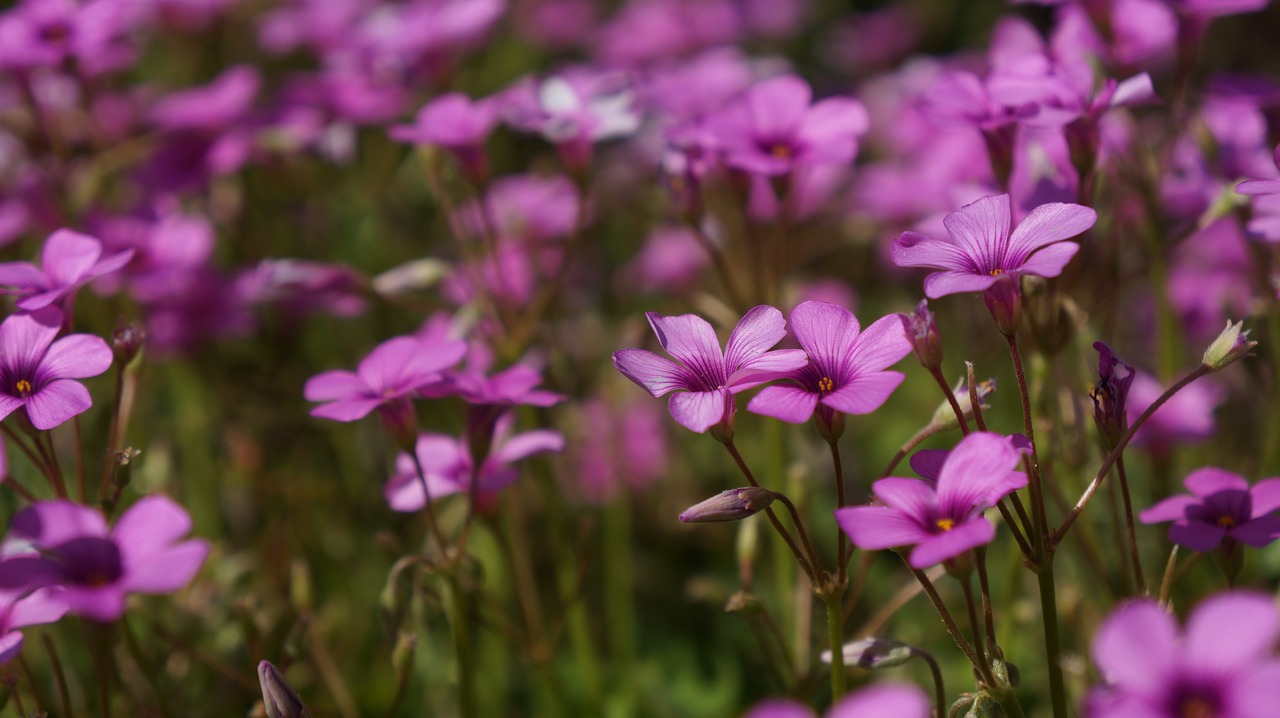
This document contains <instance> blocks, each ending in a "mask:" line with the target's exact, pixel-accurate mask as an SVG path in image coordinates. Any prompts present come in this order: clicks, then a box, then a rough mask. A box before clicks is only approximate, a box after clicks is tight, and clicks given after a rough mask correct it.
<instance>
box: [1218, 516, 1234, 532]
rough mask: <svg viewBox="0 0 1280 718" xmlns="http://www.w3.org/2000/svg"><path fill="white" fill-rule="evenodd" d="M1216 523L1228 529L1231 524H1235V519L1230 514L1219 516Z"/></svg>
mask: <svg viewBox="0 0 1280 718" xmlns="http://www.w3.org/2000/svg"><path fill="white" fill-rule="evenodd" d="M1218 525H1219V526H1221V527H1222V528H1224V529H1229V528H1231V527H1232V526H1235V525H1236V520H1235V518H1234V517H1231V516H1219V517H1218Z"/></svg>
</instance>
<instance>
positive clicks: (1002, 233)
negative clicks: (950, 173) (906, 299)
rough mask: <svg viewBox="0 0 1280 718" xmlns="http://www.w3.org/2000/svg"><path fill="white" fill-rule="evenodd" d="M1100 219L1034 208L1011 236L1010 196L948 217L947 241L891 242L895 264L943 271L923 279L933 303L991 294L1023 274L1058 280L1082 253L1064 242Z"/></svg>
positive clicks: (1081, 210) (1063, 208)
mask: <svg viewBox="0 0 1280 718" xmlns="http://www.w3.org/2000/svg"><path fill="white" fill-rule="evenodd" d="M1097 218H1098V215H1097V214H1096V213H1095V212H1094V211H1093V210H1091V209H1089V208H1088V207H1082V206H1080V205H1078V204H1064V203H1056V202H1055V203H1052V204H1044V205H1040V206H1039V207H1036V208H1035V209H1034V210H1032V211H1031V213H1030V214H1028V215H1027V216H1026V218H1025V219H1023V220H1022V222H1020V223H1019V224H1018V226H1017V227H1016V228H1013V231H1012V232H1010V227H1009V225H1010V224H1011V223H1012V215H1011V213H1010V206H1009V195H1007V194H1002V195H998V196H995V197H983V198H982V199H980V200H978V201H976V202H972V203H970V204H967V205H965V206H964V207H961V208H960V210H959V211H956V212H952V213H951V214H949V215H947V217H946V219H944V220H943V224H944V225H945V226H946V228H947V234H948V235H950V236H949V237H948V238H947V239H935V238H933V237H929V236H927V235H923V234H920V233H918V232H903V233H902V236H900V237H898V239H896V240H894V242H893V262H894V264H897V265H898V266H900V267H930V268H933V269H938V270H941V271H938V272H935V273H933V274H930V275H929V276H928V277H925V280H924V292H925V294H926V295H928V297H929V298H930V299H937V298H938V297H945V296H946V295H948V294H956V293H959V292H983V291H987V290H989V289H991V288H992V287H993V286H994V285H996V284H997V283H999V282H1016V281H1017V280H1018V278H1020V277H1021V276H1022V275H1024V274H1029V275H1032V276H1036V277H1056V276H1058V275H1059V274H1060V273H1061V272H1062V268H1063V267H1065V266H1066V265H1067V262H1068V261H1069V260H1070V259H1071V257H1073V256H1074V255H1075V253H1076V250H1078V249H1080V245H1078V244H1076V243H1075V242H1066V241H1063V240H1066V239H1070V238H1071V237H1074V236H1076V235H1078V234H1080V233H1081V232H1083V231H1085V230H1087V229H1089V228H1090V227H1092V226H1093V223H1094V221H1096V220H1097Z"/></svg>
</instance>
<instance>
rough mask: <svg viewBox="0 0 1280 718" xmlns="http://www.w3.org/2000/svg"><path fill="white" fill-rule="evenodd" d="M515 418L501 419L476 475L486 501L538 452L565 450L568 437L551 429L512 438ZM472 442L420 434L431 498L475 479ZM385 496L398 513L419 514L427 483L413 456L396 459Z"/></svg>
mask: <svg viewBox="0 0 1280 718" xmlns="http://www.w3.org/2000/svg"><path fill="white" fill-rule="evenodd" d="M514 425H515V418H514V417H513V416H511V415H510V414H507V415H505V416H504V417H503V418H502V419H500V420H499V421H498V426H497V428H496V430H495V432H494V435H493V445H492V447H490V448H489V449H488V450H487V452H486V453H487V456H486V457H485V458H484V461H483V463H482V464H481V465H480V469H479V471H478V472H475V477H474V480H475V481H477V482H478V485H477V487H476V490H477V491H478V492H479V495H480V496H481V497H482V499H486V498H491V497H493V496H494V495H496V494H497V492H498V490H499V489H502V488H504V487H506V486H508V485H510V484H512V483H513V482H515V480H516V479H517V478H519V476H520V472H519V470H518V469H516V468H515V467H514V466H513V464H515V463H516V462H517V461H520V460H522V459H526V458H528V457H530V456H533V455H535V454H542V453H546V452H549V451H564V446H565V442H564V436H563V435H562V434H561V433H560V432H558V431H554V430H551V429H537V430H534V431H526V432H524V433H521V434H512V433H511V432H512V429H513V427H514ZM469 443H470V442H469V440H468V439H459V438H457V437H454V436H447V435H444V434H421V435H419V437H418V441H417V444H416V447H415V450H416V452H417V454H418V461H420V462H422V471H423V474H424V475H425V477H426V480H427V491H428V493H429V494H430V498H431V499H433V500H434V499H438V498H441V497H444V496H449V495H451V494H457V493H466V492H467V491H469V490H470V487H471V483H472V481H473V476H472V474H473V471H474V467H475V460H474V458H473V457H472V453H471V451H470V450H469V449H468V448H467V447H468V444H469ZM383 494H384V495H385V496H386V499H387V503H388V504H390V506H391V508H392V509H393V510H395V511H404V512H411V511H418V510H419V509H421V508H422V507H423V506H425V505H426V501H425V500H424V497H423V495H422V482H420V481H419V480H418V471H417V467H416V466H415V465H414V463H413V457H412V456H410V455H408V454H401V455H400V456H398V457H397V458H396V471H395V473H394V474H392V476H391V479H390V480H389V481H388V482H387V485H386V487H385V489H384V490H383Z"/></svg>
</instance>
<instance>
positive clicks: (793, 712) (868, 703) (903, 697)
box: [743, 683, 932, 718]
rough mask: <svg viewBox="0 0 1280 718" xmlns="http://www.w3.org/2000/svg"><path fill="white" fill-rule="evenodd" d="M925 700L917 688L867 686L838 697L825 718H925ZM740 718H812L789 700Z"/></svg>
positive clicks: (765, 704)
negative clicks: (838, 699)
mask: <svg viewBox="0 0 1280 718" xmlns="http://www.w3.org/2000/svg"><path fill="white" fill-rule="evenodd" d="M931 707H932V706H930V704H929V698H928V697H927V696H926V695H925V694H924V691H921V690H920V689H919V688H917V687H915V686H911V685H905V684H900V683H880V684H878V685H874V686H868V687H866V688H863V689H862V690H859V691H858V692H857V693H854V694H852V695H849V696H846V697H844V698H842V699H841V700H840V701H839V702H837V703H836V704H835V705H833V706H831V708H829V709H828V710H827V712H826V716H825V718H889V717H890V716H892V718H928V716H929V714H930V708H931ZM743 718H816V715H815V714H814V712H813V711H812V710H810V709H809V707H808V706H806V705H804V704H802V703H797V702H795V701H792V700H782V699H777V698H775V699H770V700H767V701H765V702H763V703H760V704H758V705H756V707H754V708H752V709H751V711H750V712H749V713H747V714H746V716H744V717H743Z"/></svg>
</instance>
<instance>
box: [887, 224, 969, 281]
mask: <svg viewBox="0 0 1280 718" xmlns="http://www.w3.org/2000/svg"><path fill="white" fill-rule="evenodd" d="M890 252H891V256H892V257H893V263H894V264H896V265H898V266H899V267H935V268H937V269H953V270H956V271H961V272H972V271H974V267H973V263H972V262H970V261H969V257H968V256H967V255H966V254H965V253H964V251H963V250H961V248H960V247H957V246H956V245H955V243H954V242H948V241H943V240H940V239H934V238H933V237H930V236H929V235H927V234H920V233H919V232H903V233H902V234H901V235H899V236H898V238H897V239H895V240H893V246H892V247H891V248H890Z"/></svg>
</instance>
